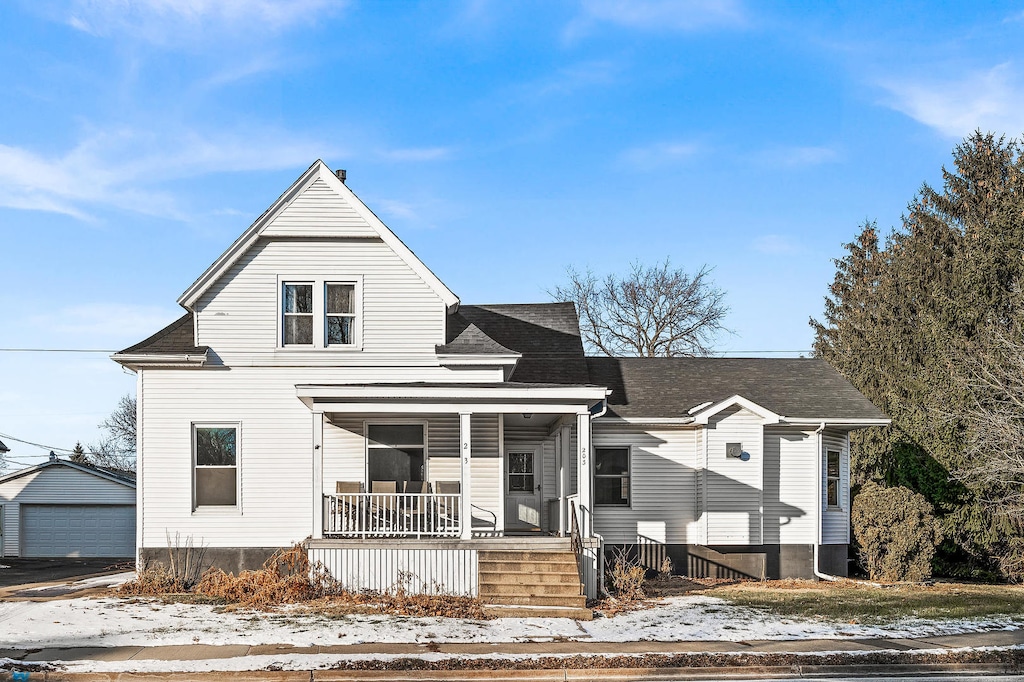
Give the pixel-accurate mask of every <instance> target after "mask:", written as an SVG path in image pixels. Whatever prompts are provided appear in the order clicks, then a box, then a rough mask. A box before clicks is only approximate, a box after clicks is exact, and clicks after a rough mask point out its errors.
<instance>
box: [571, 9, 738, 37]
mask: <svg viewBox="0 0 1024 682" xmlns="http://www.w3.org/2000/svg"><path fill="white" fill-rule="evenodd" d="M580 9H581V13H580V15H579V16H577V17H576V18H575V19H573V21H572V22H571V23H570V24H569V26H568V27H567V28H566V36H567V37H569V38H573V37H575V36H578V35H581V34H583V33H586V32H587V31H589V30H590V29H591V28H592V27H593V26H595V25H597V24H601V23H608V24H614V25H616V26H621V27H624V28H630V29H636V30H644V31H697V30H701V29H708V28H716V27H740V26H743V25H745V23H746V15H745V12H744V10H743V7H742V5H741V3H740V2H739V1H738V0H582V2H581V5H580Z"/></svg>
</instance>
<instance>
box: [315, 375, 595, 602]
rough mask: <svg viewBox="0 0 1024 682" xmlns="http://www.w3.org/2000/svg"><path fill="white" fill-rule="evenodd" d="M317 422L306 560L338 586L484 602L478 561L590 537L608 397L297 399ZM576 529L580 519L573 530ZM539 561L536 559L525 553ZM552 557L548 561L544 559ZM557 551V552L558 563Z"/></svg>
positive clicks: (538, 391)
mask: <svg viewBox="0 0 1024 682" xmlns="http://www.w3.org/2000/svg"><path fill="white" fill-rule="evenodd" d="M297 391H298V395H299V397H300V399H302V400H303V402H305V403H306V404H307V406H309V408H310V410H311V412H312V416H313V473H314V480H313V490H314V491H316V493H315V494H314V499H313V503H314V504H313V506H314V510H313V528H312V529H311V530H312V532H311V534H310V537H311V543H312V544H311V545H310V547H311V549H310V553H311V558H315V559H317V560H322V561H323V562H324V565H325V566H327V567H328V568H329V569H330V570H331V572H332V574H333V575H334V576H335V577H336V578H338V579H339V580H341V581H342V582H343V583H346V584H349V583H350V584H351V585H352V586H353V587H359V588H361V589H377V590H380V589H390V588H394V587H395V586H396V584H398V581H399V579H400V578H401V579H403V580H408V581H411V582H413V583H415V585H414V587H415V591H426V590H429V589H433V588H432V587H430V586H436V588H437V589H439V590H443V591H446V592H449V593H454V594H471V595H473V596H479V595H480V585H479V583H478V582H477V578H476V577H475V576H476V571H477V570H478V569H477V568H476V566H477V564H478V562H479V560H480V558H479V552H480V551H481V548H482V547H484V546H485V545H483V544H480V543H487V542H490V543H496V544H494V545H493V548H492V549H487V550H485V551H515V550H513V549H510V548H515V547H517V546H518V545H517V544H516V543H522V542H527V541H533V542H540V543H542V544H543V543H544V542H553V543H556V544H557V545H558V547H559V548H560V549H559V550H558V551H568V552H570V556H572V555H573V554H577V555H580V558H579V562H578V563H579V564H580V565H583V564H585V563H587V562H590V563H592V564H593V565H592V566H591V567H590V569H589V570H584V569H585V568H586V567H584V569H581V570H582V573H583V575H584V578H586V577H587V576H591V579H590V580H584V582H585V583H586V585H587V590H586V592H587V594H592V595H596V592H597V582H596V580H597V573H598V571H597V559H598V556H599V552H597V551H594V552H588V553H585V554H592V557H591V558H590V559H587V558H586V557H584V556H582V554H584V553H581V552H579V551H576V552H574V551H573V549H574V548H573V547H563V545H566V544H567V543H568V542H569V538H570V535H573V531H574V530H575V537H576V539H577V542H576V548H577V549H579V548H582V547H583V546H584V545H585V544H593V543H592V542H590V541H588V542H584V540H586V539H589V538H591V537H592V535H593V534H592V514H591V503H590V500H591V496H592V476H591V461H590V459H591V458H590V452H589V450H590V419H591V416H592V413H593V412H596V411H597V409H596V408H598V407H600V406H602V405H603V402H602V401H603V399H604V389H600V388H597V387H590V386H585V387H580V386H574V387H566V386H550V385H545V386H537V385H513V384H497V385H472V386H467V385H424V384H415V385H407V384H400V385H395V384H380V385H358V386H350V385H342V386H298V387H297ZM573 516H575V519H574V518H573ZM522 551H528V552H536V551H538V550H535V549H530V550H522ZM540 551H547V550H540ZM552 551H554V550H552Z"/></svg>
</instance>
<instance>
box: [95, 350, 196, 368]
mask: <svg viewBox="0 0 1024 682" xmlns="http://www.w3.org/2000/svg"><path fill="white" fill-rule="evenodd" d="M208 352H209V351H203V352H202V353H114V354H113V355H111V356H110V359H111V360H113V361H114V362H116V363H118V364H120V365H123V366H125V367H128V368H129V369H135V368H137V367H150V366H159V367H172V366H173V367H202V366H204V365H205V364H206V361H207V359H208Z"/></svg>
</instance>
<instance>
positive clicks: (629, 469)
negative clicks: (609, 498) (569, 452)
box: [591, 445, 633, 509]
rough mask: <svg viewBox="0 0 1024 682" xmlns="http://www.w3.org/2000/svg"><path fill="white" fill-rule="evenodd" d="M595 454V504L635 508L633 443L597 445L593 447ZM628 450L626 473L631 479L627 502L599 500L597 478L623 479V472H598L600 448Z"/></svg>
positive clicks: (609, 507) (597, 505)
mask: <svg viewBox="0 0 1024 682" xmlns="http://www.w3.org/2000/svg"><path fill="white" fill-rule="evenodd" d="M591 449H592V450H593V456H594V506H595V507H605V508H607V509H632V508H633V446H632V445H595V446H593V447H592V448H591ZM622 449H625V450H626V467H627V469H626V475H625V478H628V479H629V489H628V492H627V495H628V496H627V497H626V504H609V503H607V502H598V501H597V479H598V478H618V479H622V478H623V476H622V475H621V474H616V475H609V474H598V473H597V453H598V451H599V450H622Z"/></svg>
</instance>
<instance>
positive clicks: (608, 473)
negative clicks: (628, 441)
mask: <svg viewBox="0 0 1024 682" xmlns="http://www.w3.org/2000/svg"><path fill="white" fill-rule="evenodd" d="M629 460H630V457H629V448H628V447H616V448H594V504H601V505H611V506H619V507H628V506H629V492H630V491H629V468H630V467H629V465H630V462H629Z"/></svg>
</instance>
